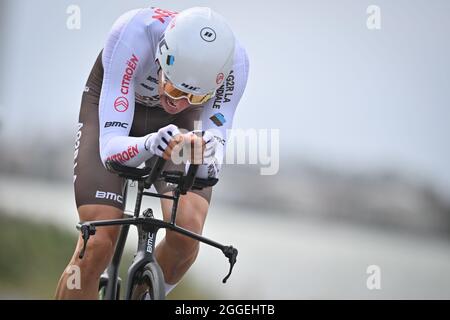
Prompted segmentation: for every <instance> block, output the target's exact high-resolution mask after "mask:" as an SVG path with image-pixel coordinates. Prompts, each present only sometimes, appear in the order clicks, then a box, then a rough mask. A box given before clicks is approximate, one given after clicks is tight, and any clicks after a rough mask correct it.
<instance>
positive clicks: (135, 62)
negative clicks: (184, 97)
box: [99, 8, 249, 167]
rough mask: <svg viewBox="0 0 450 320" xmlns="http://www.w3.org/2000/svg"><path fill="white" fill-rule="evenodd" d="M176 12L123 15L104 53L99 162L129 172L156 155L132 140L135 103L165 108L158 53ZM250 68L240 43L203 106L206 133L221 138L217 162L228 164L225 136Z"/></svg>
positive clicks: (138, 139)
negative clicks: (128, 168)
mask: <svg viewBox="0 0 450 320" xmlns="http://www.w3.org/2000/svg"><path fill="white" fill-rule="evenodd" d="M174 16H176V12H172V11H168V10H162V9H159V8H144V9H137V10H132V11H129V12H127V13H125V14H123V15H122V16H121V17H119V19H118V20H117V21H116V22H115V23H114V25H113V27H112V29H111V31H110V33H109V35H108V38H107V41H106V44H105V47H104V49H103V55H102V63H103V69H104V76H103V83H102V90H101V95H100V105H99V121H100V124H99V125H100V137H99V139H100V141H99V142H100V156H101V159H102V162H103V163H105V162H106V160H107V159H113V160H116V161H119V162H121V163H123V164H125V165H127V166H134V167H136V166H138V165H140V164H141V163H142V162H144V161H145V160H147V159H148V158H150V157H151V156H152V155H153V154H151V152H150V151H149V150H147V149H146V146H145V141H146V139H147V138H148V135H147V136H144V137H130V136H129V133H130V129H131V125H132V123H133V116H134V106H135V102H137V103H140V104H143V105H145V106H147V107H148V108H162V106H161V105H160V100H159V95H158V74H157V72H158V64H157V63H156V62H155V53H156V50H157V46H158V43H159V40H160V38H161V36H162V35H163V33H164V30H165V28H166V27H167V25H168V24H169V22H170V21H171V20H172V18H173V17H174ZM248 69H249V63H248V58H247V54H246V51H245V49H244V48H243V47H242V46H241V45H240V44H239V42H237V41H236V45H235V54H234V63H233V68H232V71H231V73H230V74H229V75H228V77H227V78H226V81H224V84H223V85H222V86H221V87H220V88H219V89H218V90H217V94H216V96H215V97H213V98H212V99H211V100H209V101H208V102H206V103H205V104H204V106H203V107H202V108H203V111H202V114H201V117H200V121H201V128H198V129H201V130H208V131H211V132H212V133H213V135H214V136H215V137H216V139H217V141H218V142H219V143H218V147H217V149H216V155H215V157H216V160H217V161H218V162H219V166H220V164H221V163H222V161H223V157H224V153H225V144H226V138H227V137H226V130H227V129H230V128H231V127H232V122H233V116H234V112H235V111H236V107H237V105H238V103H239V100H240V99H241V96H242V94H243V92H244V89H245V86H246V83H247V77H248Z"/></svg>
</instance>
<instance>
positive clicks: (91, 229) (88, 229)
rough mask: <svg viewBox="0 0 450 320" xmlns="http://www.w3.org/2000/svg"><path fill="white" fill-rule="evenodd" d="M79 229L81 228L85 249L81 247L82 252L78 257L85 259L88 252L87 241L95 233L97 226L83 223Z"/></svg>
mask: <svg viewBox="0 0 450 320" xmlns="http://www.w3.org/2000/svg"><path fill="white" fill-rule="evenodd" d="M77 229H80V231H81V236H82V237H83V249H81V251H80V254H79V255H78V258H80V259H83V257H84V254H85V252H86V245H87V242H88V240H89V238H90V236H92V235H94V234H95V231H96V229H95V226H92V225H90V224H89V225H86V224H83V225H81V226H80V227H79V228H78V227H77Z"/></svg>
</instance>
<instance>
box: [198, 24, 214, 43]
mask: <svg viewBox="0 0 450 320" xmlns="http://www.w3.org/2000/svg"><path fill="white" fill-rule="evenodd" d="M200 37H202V39H203V40H205V41H206V42H213V41H214V40H216V32H215V31H214V30H213V29H211V28H209V27H205V28H203V29H202V30H201V31H200Z"/></svg>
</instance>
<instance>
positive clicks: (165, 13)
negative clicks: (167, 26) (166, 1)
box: [152, 8, 178, 23]
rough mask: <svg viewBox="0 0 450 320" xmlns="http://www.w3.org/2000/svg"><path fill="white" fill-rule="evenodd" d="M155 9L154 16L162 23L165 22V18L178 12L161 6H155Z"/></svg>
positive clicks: (171, 16)
mask: <svg viewBox="0 0 450 320" xmlns="http://www.w3.org/2000/svg"><path fill="white" fill-rule="evenodd" d="M153 9H155V11H154V12H155V15H153V16H152V18H153V19H156V20H159V21H160V22H161V23H164V22H165V20H164V18H169V17H170V18H173V17H174V16H175V15H177V14H178V12H176V11H170V10H164V9H160V8H153Z"/></svg>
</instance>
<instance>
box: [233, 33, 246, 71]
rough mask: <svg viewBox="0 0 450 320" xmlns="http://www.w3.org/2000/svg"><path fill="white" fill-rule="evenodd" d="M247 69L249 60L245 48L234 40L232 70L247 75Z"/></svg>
mask: <svg viewBox="0 0 450 320" xmlns="http://www.w3.org/2000/svg"><path fill="white" fill-rule="evenodd" d="M248 69H249V58H248V53H247V50H246V48H245V47H244V46H243V45H242V43H241V42H240V41H239V40H238V39H236V41H235V49H234V61H233V70H234V71H235V72H236V71H238V70H239V71H241V72H243V73H248Z"/></svg>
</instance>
